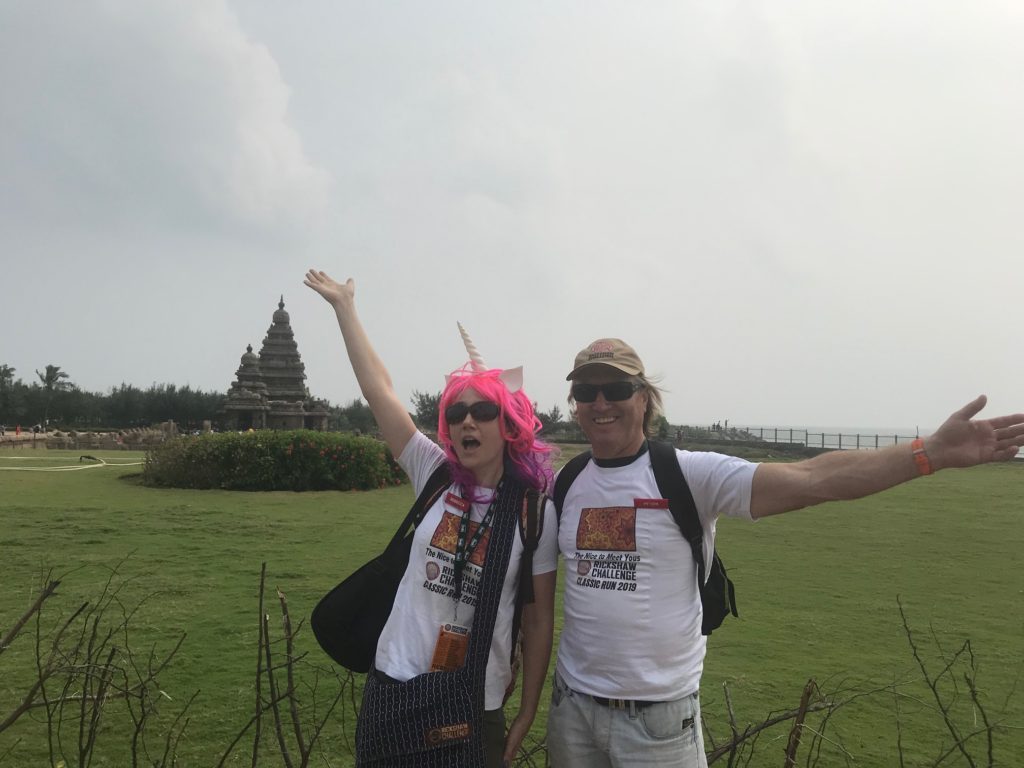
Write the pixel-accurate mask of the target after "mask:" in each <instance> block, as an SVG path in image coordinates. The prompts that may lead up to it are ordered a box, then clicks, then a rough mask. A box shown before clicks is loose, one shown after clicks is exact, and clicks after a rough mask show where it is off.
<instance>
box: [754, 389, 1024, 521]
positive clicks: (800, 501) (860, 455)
mask: <svg viewBox="0 0 1024 768" xmlns="http://www.w3.org/2000/svg"><path fill="white" fill-rule="evenodd" d="M986 401H987V398H986V397H985V395H981V396H980V397H978V398H977V399H975V400H973V401H971V402H970V403H968V404H967V405H965V406H964V407H963V408H961V409H960V410H959V411H957V412H956V413H954V414H953V415H952V416H950V417H949V418H948V419H946V421H945V422H944V423H943V424H942V426H941V427H939V428H938V430H936V432H935V434H933V435H931V436H929V437H926V438H924V440H923V442H922V443H919V441H917V440H915V441H914V443H905V444H902V445H894V446H891V447H889V448H883V449H880V450H871V451H832V452H830V453H824V454H821V455H820V456H815V457H814V458H813V459H806V460H804V461H798V462H794V463H791V464H761V465H759V466H758V468H757V471H756V472H755V473H754V480H753V486H752V489H751V498H750V512H751V514H752V515H753V516H754V517H766V516H768V515H778V514H781V513H782V512H789V511H791V510H794V509H801V508H803V507H809V506H812V505H814V504H820V503H822V502H825V501H839V500H844V499H859V498H861V497H863V496H870V495H871V494H873V493H878V492H879V491H884V490H885V489H886V488H891V487H893V486H894V485H899V484H900V483H905V482H906V481H908V480H913V479H914V478H915V477H918V476H919V475H922V474H929V473H930V472H936V471H938V470H940V469H949V468H951V467H973V466H974V465H976V464H985V463H987V462H990V461H1007V460H1009V459H1012V458H1013V457H1014V456H1016V455H1017V451H1018V449H1019V448H1020V446H1021V445H1022V444H1024V414H1021V413H1015V414H1013V415H1010V416H1000V417H999V418H995V419H974V418H973V417H974V416H975V415H977V413H978V412H979V411H981V409H982V408H984V407H985V403H986Z"/></svg>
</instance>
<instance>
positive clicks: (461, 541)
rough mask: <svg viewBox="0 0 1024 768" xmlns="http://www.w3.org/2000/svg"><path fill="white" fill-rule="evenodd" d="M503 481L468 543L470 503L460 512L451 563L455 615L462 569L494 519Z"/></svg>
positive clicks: (459, 596) (460, 587) (460, 595)
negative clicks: (453, 581)
mask: <svg viewBox="0 0 1024 768" xmlns="http://www.w3.org/2000/svg"><path fill="white" fill-rule="evenodd" d="M504 482H505V481H504V479H502V480H500V481H499V482H498V487H497V488H496V489H495V490H494V498H493V499H491V503H490V505H489V506H488V507H487V513H486V514H485V515H484V519H483V520H481V521H480V525H478V526H477V527H476V531H474V532H473V538H472V539H471V540H470V541H469V543H468V544H467V543H466V536H468V535H469V518H470V515H471V514H472V512H473V507H472V505H470V507H469V509H467V510H465V511H464V512H463V513H462V520H461V521H460V522H459V538H458V541H457V542H456V543H455V563H454V565H453V569H454V571H455V576H454V580H455V611H456V616H457V615H458V610H459V600H460V599H461V598H462V571H463V569H465V567H466V563H467V562H468V561H469V559H470V558H471V557H472V556H473V553H474V552H476V548H477V547H478V546H480V541H481V539H483V537H484V534H485V533H487V531H488V529H490V527H491V520H493V519H494V510H495V509H496V508H497V506H498V497H499V496H500V495H501V486H502V485H503V484H504Z"/></svg>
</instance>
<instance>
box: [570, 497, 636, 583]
mask: <svg viewBox="0 0 1024 768" xmlns="http://www.w3.org/2000/svg"><path fill="white" fill-rule="evenodd" d="M576 548H577V551H576V552H575V558H576V565H575V568H576V584H577V585H578V586H580V587H584V588H585V589H600V590H610V591H614V592H636V568H637V565H638V564H639V562H640V555H637V554H633V553H635V552H636V508H635V507H601V508H595V507H585V508H584V509H583V510H582V511H581V512H580V522H579V526H578V527H577V529H576ZM569 567H570V568H571V567H573V566H571V565H570V566H569Z"/></svg>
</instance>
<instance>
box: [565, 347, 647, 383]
mask: <svg viewBox="0 0 1024 768" xmlns="http://www.w3.org/2000/svg"><path fill="white" fill-rule="evenodd" d="M590 365H609V366H611V367H612V368H618V369H619V370H620V371H622V372H623V373H628V374H629V375H630V376H642V375H643V372H644V364H643V363H642V362H640V356H639V355H638V354H637V353H636V350H635V349H633V348H632V347H631V346H629V344H627V343H626V342H624V341H623V340H622V339H598V340H597V341H594V342H591V343H590V344H588V345H587V346H586V347H585V348H584V349H582V350H581V351H580V353H579V354H578V355H576V361H575V362H574V363H573V366H572V370H571V371H569V375H568V376H566V377H565V380H566V381H572V379H573V378H574V377H575V376H576V375H577V374H578V373H579V372H580V371H581V370H583V369H584V368H586V367H587V366H590Z"/></svg>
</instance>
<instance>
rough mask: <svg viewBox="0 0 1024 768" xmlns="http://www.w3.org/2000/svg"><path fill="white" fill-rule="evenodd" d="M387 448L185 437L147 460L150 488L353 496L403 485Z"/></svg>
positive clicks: (339, 441) (264, 435)
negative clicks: (355, 492)
mask: <svg viewBox="0 0 1024 768" xmlns="http://www.w3.org/2000/svg"><path fill="white" fill-rule="evenodd" d="M404 480H405V475H404V473H403V472H402V470H401V469H400V468H399V467H398V464H397V463H396V462H395V460H394V458H393V457H392V456H391V452H390V451H389V450H388V448H387V446H386V445H385V444H384V443H382V442H380V441H379V440H374V439H373V438H369V437H356V436H354V435H348V434H341V433H337V432H312V431H309V430H295V431H291V432H274V431H270V430H267V431H260V432H245V433H242V434H236V433H234V432H224V433H218V434H207V435H198V436H194V437H193V436H185V437H180V438H177V439H174V440H168V441H167V442H165V443H163V444H161V445H158V446H155V447H154V448H151V449H150V450H149V452H148V453H147V454H146V463H145V467H144V469H143V481H144V482H145V484H146V485H155V486H167V487H173V488H223V489H225V490H232V491H327V490H337V491H351V490H361V491H366V490H371V489H374V488H384V487H385V486H388V485H398V484H400V483H402V482H404Z"/></svg>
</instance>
